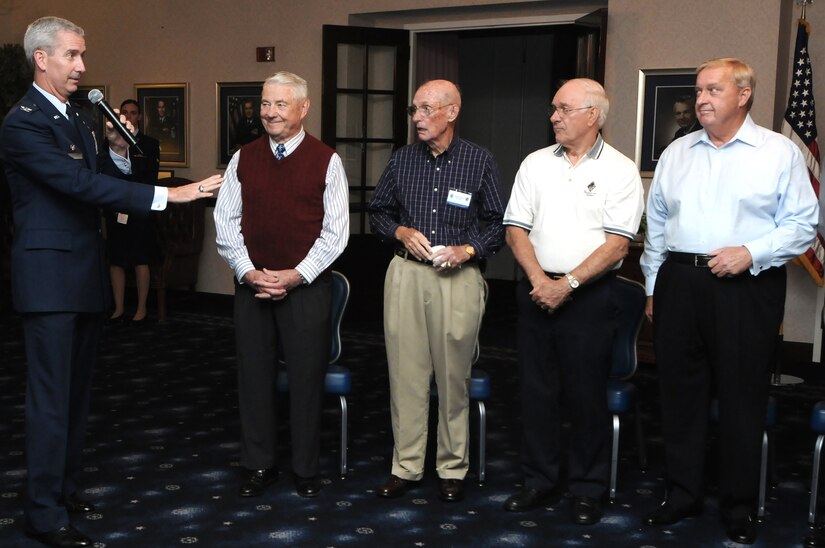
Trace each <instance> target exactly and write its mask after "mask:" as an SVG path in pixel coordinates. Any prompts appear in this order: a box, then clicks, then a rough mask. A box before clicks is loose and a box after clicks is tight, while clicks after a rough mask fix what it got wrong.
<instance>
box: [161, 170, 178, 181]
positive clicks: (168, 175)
mask: <svg viewBox="0 0 825 548" xmlns="http://www.w3.org/2000/svg"><path fill="white" fill-rule="evenodd" d="M174 176H175V170H174V169H159V170H158V179H172V178H173V177H174Z"/></svg>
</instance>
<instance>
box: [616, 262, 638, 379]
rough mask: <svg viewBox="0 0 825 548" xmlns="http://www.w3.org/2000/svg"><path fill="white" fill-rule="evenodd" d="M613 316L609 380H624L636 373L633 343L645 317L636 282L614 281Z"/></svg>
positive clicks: (634, 344) (619, 277)
mask: <svg viewBox="0 0 825 548" xmlns="http://www.w3.org/2000/svg"><path fill="white" fill-rule="evenodd" d="M616 281H617V283H616V284H615V288H616V300H617V304H618V307H619V311H618V314H617V326H616V337H615V338H614V340H613V361H612V363H611V366H610V377H611V378H619V379H628V378H630V377H632V376H633V374H634V373H635V372H636V364H637V356H636V342H637V341H638V339H639V331H640V330H641V328H642V321H643V320H644V314H645V302H646V299H647V297H646V296H645V288H644V286H643V285H642V284H640V283H639V282H634V281H633V280H628V279H627V278H623V277H622V276H617V277H616Z"/></svg>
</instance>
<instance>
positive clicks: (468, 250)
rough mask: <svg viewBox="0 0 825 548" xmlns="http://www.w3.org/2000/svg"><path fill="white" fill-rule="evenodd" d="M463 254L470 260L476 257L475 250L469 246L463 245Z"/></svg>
mask: <svg viewBox="0 0 825 548" xmlns="http://www.w3.org/2000/svg"><path fill="white" fill-rule="evenodd" d="M464 252H465V253H466V254H467V255H469V256H470V258H471V259H472V258H473V257H475V256H476V250H475V248H474V247H473V246H471V245H465V246H464Z"/></svg>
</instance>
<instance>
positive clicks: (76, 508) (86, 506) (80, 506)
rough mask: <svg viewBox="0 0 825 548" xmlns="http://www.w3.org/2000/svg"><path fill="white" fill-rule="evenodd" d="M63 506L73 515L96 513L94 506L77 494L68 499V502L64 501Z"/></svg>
mask: <svg viewBox="0 0 825 548" xmlns="http://www.w3.org/2000/svg"><path fill="white" fill-rule="evenodd" d="M63 506H65V507H66V510H67V511H68V512H70V513H72V514H88V513H89V512H94V511H95V506H94V504H92V503H91V502H89V501H86V500H83V499H81V498H80V497H78V496H77V493H75V494H74V495H69V496H68V497H66V500H64V501H63Z"/></svg>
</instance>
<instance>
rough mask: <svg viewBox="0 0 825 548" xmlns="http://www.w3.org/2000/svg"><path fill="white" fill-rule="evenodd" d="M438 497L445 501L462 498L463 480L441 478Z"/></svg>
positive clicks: (456, 500) (455, 500)
mask: <svg viewBox="0 0 825 548" xmlns="http://www.w3.org/2000/svg"><path fill="white" fill-rule="evenodd" d="M438 498H440V499H441V500H443V501H445V502H458V501H460V500H462V499H463V498H464V480H460V479H443V478H442V479H441V492H440V493H439V494H438Z"/></svg>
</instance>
